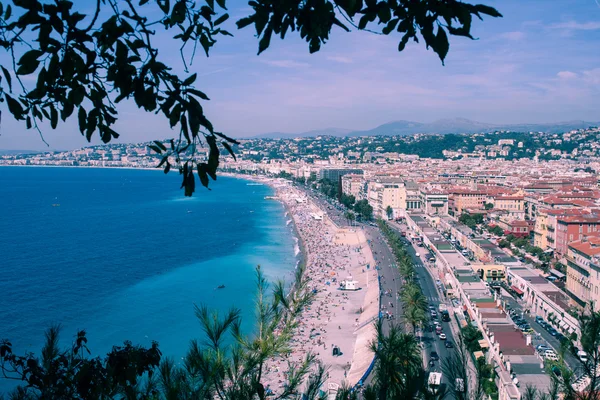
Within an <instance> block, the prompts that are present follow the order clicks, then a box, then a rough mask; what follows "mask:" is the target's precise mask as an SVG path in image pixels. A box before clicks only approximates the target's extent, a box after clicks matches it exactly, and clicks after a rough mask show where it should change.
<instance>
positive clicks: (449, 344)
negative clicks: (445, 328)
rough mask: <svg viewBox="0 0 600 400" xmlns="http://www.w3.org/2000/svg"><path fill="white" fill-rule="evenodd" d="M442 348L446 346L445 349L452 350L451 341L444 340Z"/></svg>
mask: <svg viewBox="0 0 600 400" xmlns="http://www.w3.org/2000/svg"><path fill="white" fill-rule="evenodd" d="M444 346H446V348H447V349H452V348H454V345H453V344H452V342H451V341H449V340H446V343H444Z"/></svg>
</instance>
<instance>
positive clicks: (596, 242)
mask: <svg viewBox="0 0 600 400" xmlns="http://www.w3.org/2000/svg"><path fill="white" fill-rule="evenodd" d="M595 233H596V234H598V235H600V232H595ZM569 247H571V248H573V249H575V250H577V251H578V252H580V253H583V254H585V255H588V256H590V257H591V256H595V255H596V254H600V237H595V236H592V237H589V238H588V239H587V240H586V241H582V240H577V241H575V242H571V243H569Z"/></svg>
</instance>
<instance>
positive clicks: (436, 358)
mask: <svg viewBox="0 0 600 400" xmlns="http://www.w3.org/2000/svg"><path fill="white" fill-rule="evenodd" d="M429 358H430V359H432V360H433V361H439V360H440V356H439V355H438V353H437V351H432V352H431V353H429Z"/></svg>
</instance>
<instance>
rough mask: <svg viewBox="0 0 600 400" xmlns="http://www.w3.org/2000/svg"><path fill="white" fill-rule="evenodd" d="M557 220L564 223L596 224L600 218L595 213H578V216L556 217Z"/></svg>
mask: <svg viewBox="0 0 600 400" xmlns="http://www.w3.org/2000/svg"><path fill="white" fill-rule="evenodd" d="M558 222H559V223H560V222H562V223H564V224H597V223H599V222H600V218H599V217H598V216H597V215H594V214H589V215H580V216H564V217H558Z"/></svg>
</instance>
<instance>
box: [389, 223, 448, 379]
mask: <svg viewBox="0 0 600 400" xmlns="http://www.w3.org/2000/svg"><path fill="white" fill-rule="evenodd" d="M390 226H391V227H392V228H393V229H394V230H396V232H398V233H400V232H401V231H402V225H398V224H390ZM404 228H405V227H404ZM402 240H403V242H404V243H405V244H406V250H407V251H408V253H409V254H410V256H411V258H412V261H413V264H414V266H415V270H416V272H417V276H418V279H419V282H418V284H419V285H420V286H421V289H422V290H423V295H425V297H426V298H427V302H428V303H429V304H430V305H432V306H434V307H435V309H436V311H438V309H439V305H440V303H444V301H443V300H442V297H440V296H443V295H441V294H440V293H439V292H438V290H437V288H436V286H435V282H434V280H433V278H432V277H431V275H430V274H429V272H428V271H427V269H426V267H425V265H424V263H423V260H422V259H421V258H420V257H417V256H416V254H417V252H418V253H419V255H420V256H424V255H425V254H424V253H427V254H428V252H427V250H426V249H425V248H424V247H416V246H415V245H414V244H411V243H410V241H409V240H407V239H404V238H403V239H402ZM440 323H441V324H442V327H443V329H444V333H445V334H446V336H447V339H446V341H447V342H451V343H452V344H453V345H454V344H455V343H456V340H455V337H454V334H453V332H452V329H450V323H449V322H440ZM430 325H433V321H431V322H430ZM422 340H423V343H424V344H425V350H424V360H425V363H426V365H427V363H429V359H430V354H431V352H432V351H435V352H437V353H438V355H439V357H440V360H439V361H436V362H435V366H434V367H433V371H436V372H441V371H442V368H441V365H442V360H443V359H444V358H446V357H448V356H449V355H450V352H451V351H454V349H448V348H446V346H445V343H444V340H440V339H439V337H438V335H436V333H435V331H432V332H430V331H429V329H428V327H427V326H425V329H424V332H423V333H422ZM442 382H446V376H445V375H442Z"/></svg>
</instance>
